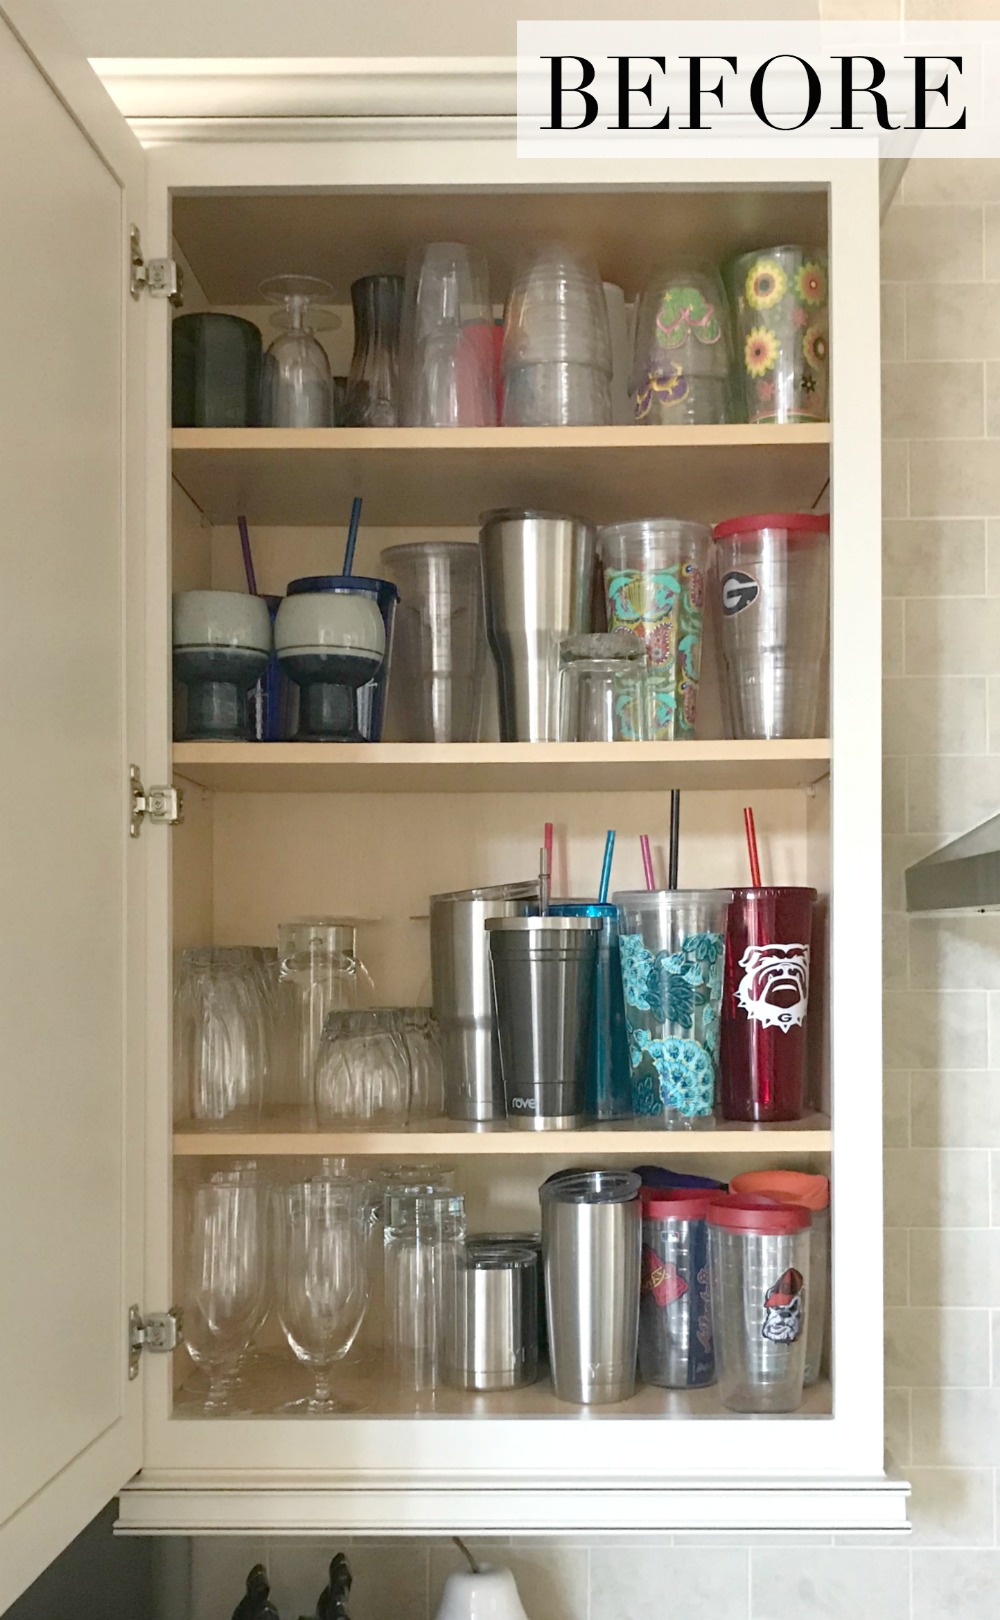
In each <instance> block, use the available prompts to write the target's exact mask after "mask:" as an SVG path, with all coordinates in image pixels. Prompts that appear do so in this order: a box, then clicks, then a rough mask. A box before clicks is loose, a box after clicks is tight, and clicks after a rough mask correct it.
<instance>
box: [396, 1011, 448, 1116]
mask: <svg viewBox="0 0 1000 1620" xmlns="http://www.w3.org/2000/svg"><path fill="white" fill-rule="evenodd" d="M399 1014H400V1017H401V1018H402V1021H403V1044H404V1045H405V1047H406V1055H407V1057H408V1058H409V1060H410V1112H409V1117H410V1119H440V1118H441V1117H442V1116H443V1114H444V1060H443V1058H442V1056H441V1041H440V1038H439V1036H438V1027H437V1019H436V1018H435V1017H434V1012H433V1009H432V1008H430V1007H400V1009H399Z"/></svg>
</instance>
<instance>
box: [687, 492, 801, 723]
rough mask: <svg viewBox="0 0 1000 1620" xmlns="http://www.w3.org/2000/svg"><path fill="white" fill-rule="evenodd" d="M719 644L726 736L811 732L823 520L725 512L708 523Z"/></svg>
mask: <svg viewBox="0 0 1000 1620" xmlns="http://www.w3.org/2000/svg"><path fill="white" fill-rule="evenodd" d="M713 539H714V541H715V546H714V558H713V561H714V576H713V582H712V596H713V601H714V606H715V619H716V627H717V632H718V633H717V637H716V641H717V645H718V650H719V659H720V673H721V684H722V693H723V703H724V707H725V717H726V725H727V730H728V733H729V735H730V736H731V737H736V738H747V739H764V738H769V737H815V736H818V735H820V731H819V727H820V724H821V722H822V721H823V719H824V717H825V712H826V703H825V698H826V691H825V685H826V672H827V656H826V654H827V645H828V633H829V597H830V519H829V516H827V515H824V514H821V513H814V512H764V513H760V514H757V515H755V516H752V517H736V518H728V519H727V520H726V522H724V523H720V524H718V525H717V526H716V528H715V529H714V530H713Z"/></svg>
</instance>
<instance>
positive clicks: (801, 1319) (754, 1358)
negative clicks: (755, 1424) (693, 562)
mask: <svg viewBox="0 0 1000 1620" xmlns="http://www.w3.org/2000/svg"><path fill="white" fill-rule="evenodd" d="M708 1223H709V1270H710V1273H711V1279H712V1326H713V1330H714V1340H715V1365H716V1370H717V1373H718V1378H719V1394H720V1395H721V1397H722V1403H723V1405H724V1406H728V1407H729V1408H730V1410H731V1411H733V1412H794V1411H795V1410H796V1409H797V1408H798V1407H799V1406H800V1405H801V1403H802V1388H803V1381H804V1377H805V1366H806V1305H807V1301H808V1299H809V1287H810V1282H809V1279H810V1259H811V1255H810V1225H811V1220H810V1214H809V1211H808V1210H807V1209H803V1208H801V1206H798V1205H794V1204H778V1203H775V1202H774V1201H773V1200H772V1199H769V1198H760V1197H756V1196H753V1195H751V1194H750V1193H721V1194H720V1195H719V1197H718V1198H717V1199H715V1200H714V1202H712V1203H711V1204H709V1206H708Z"/></svg>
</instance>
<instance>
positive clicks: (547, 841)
mask: <svg viewBox="0 0 1000 1620" xmlns="http://www.w3.org/2000/svg"><path fill="white" fill-rule="evenodd" d="M542 842H543V843H544V845H545V848H546V849H547V850H548V852H549V862H550V864H551V861H552V823H551V821H547V822H546V823H545V837H544V839H543V840H542Z"/></svg>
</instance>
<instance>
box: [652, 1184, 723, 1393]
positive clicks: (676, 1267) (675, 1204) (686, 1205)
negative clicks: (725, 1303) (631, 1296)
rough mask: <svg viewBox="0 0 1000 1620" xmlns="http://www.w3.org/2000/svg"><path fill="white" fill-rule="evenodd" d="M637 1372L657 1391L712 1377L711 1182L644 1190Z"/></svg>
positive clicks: (688, 1385)
mask: <svg viewBox="0 0 1000 1620" xmlns="http://www.w3.org/2000/svg"><path fill="white" fill-rule="evenodd" d="M642 1192H643V1193H646V1194H647V1196H645V1197H643V1196H642V1193H640V1203H641V1206H642V1280H641V1283H640V1293H639V1376H640V1377H641V1378H642V1381H643V1383H645V1384H658V1385H659V1386H660V1387H661V1388H664V1389H700V1388H702V1386H703V1385H705V1384H714V1382H715V1352H714V1349H713V1345H712V1303H711V1296H710V1290H709V1269H708V1219H707V1216H708V1206H709V1204H710V1203H711V1202H712V1200H713V1199H715V1198H717V1197H718V1193H717V1192H716V1191H715V1190H714V1189H712V1188H701V1189H700V1190H696V1189H686V1190H682V1191H677V1192H666V1191H661V1190H659V1189H657V1190H655V1191H653V1190H652V1189H647V1188H643V1190H642Z"/></svg>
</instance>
